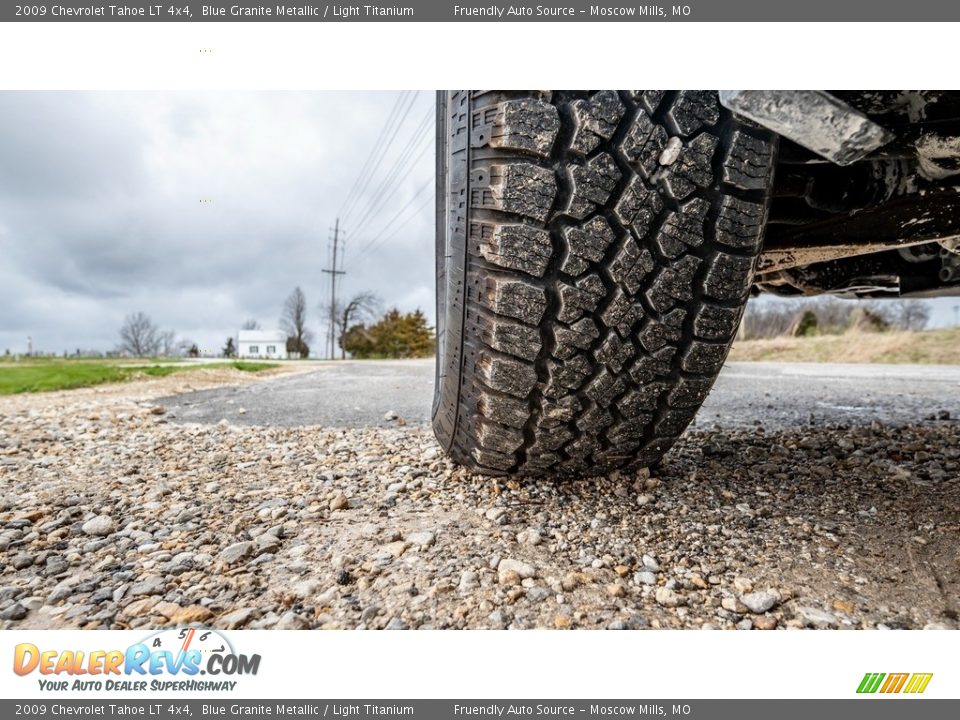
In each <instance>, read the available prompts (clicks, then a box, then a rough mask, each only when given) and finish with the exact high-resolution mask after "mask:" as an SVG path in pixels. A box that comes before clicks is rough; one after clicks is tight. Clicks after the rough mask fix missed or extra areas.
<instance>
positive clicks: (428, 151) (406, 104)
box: [0, 92, 434, 353]
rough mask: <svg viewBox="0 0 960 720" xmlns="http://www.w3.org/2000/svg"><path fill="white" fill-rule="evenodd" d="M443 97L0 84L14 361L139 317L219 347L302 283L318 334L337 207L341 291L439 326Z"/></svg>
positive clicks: (96, 341)
mask: <svg viewBox="0 0 960 720" xmlns="http://www.w3.org/2000/svg"><path fill="white" fill-rule="evenodd" d="M433 100H434V98H433V95H432V93H428V92H420V93H405V94H401V93H398V92H383V93H273V92H271V93H249V92H247V93H222V94H218V93H196V94H193V93H90V92H84V93H72V92H64V93H14V92H4V93H0V169H2V171H0V286H2V287H3V294H2V297H3V301H2V303H0V353H2V352H3V351H4V350H5V349H7V348H9V349H10V350H11V352H23V351H24V350H26V346H27V336H32V338H33V344H34V348H35V349H37V350H42V351H47V352H56V353H61V352H63V351H65V350H66V351H69V352H73V351H74V350H75V349H77V348H82V349H88V348H92V349H100V350H108V349H111V348H113V347H115V346H116V344H117V340H118V337H117V333H118V330H119V328H120V326H121V325H122V323H123V319H124V316H125V315H127V314H128V313H130V312H134V311H143V312H145V313H147V314H148V315H149V316H150V317H151V318H152V319H153V320H154V321H155V323H156V324H157V325H159V326H160V327H161V328H164V329H172V330H175V331H176V332H177V335H178V336H179V337H182V338H189V339H191V340H193V341H195V342H197V343H198V344H199V345H200V347H201V349H203V350H205V351H217V350H219V349H220V348H221V347H222V346H223V343H224V340H225V339H226V337H227V336H229V335H233V334H235V333H236V331H237V329H238V328H239V326H240V324H241V323H242V322H243V321H244V320H245V319H247V318H255V319H257V320H258V321H259V322H260V323H261V325H262V326H263V327H264V328H268V329H270V328H275V327H277V325H278V320H279V317H280V314H281V309H282V305H283V301H284V299H285V297H286V296H287V295H288V294H289V293H290V291H291V290H292V289H293V288H294V287H296V286H300V287H302V288H303V290H304V292H305V293H306V296H307V300H308V303H309V306H310V316H309V319H310V320H311V327H312V329H313V331H314V333H315V334H317V335H320V334H321V333H323V332H325V326H324V325H323V324H322V320H321V316H320V312H319V309H318V305H319V304H320V303H321V301H326V300H327V298H328V297H329V291H330V286H329V276H326V275H324V274H323V273H321V269H322V268H324V267H328V263H329V255H328V254H329V242H328V238H329V236H330V228H331V227H332V226H333V224H334V221H335V219H336V218H337V216H338V214H339V215H342V216H344V217H343V220H342V224H343V226H344V229H345V234H346V238H345V241H346V260H345V264H344V265H343V266H342V267H343V268H344V269H345V270H346V271H347V274H346V276H345V277H344V280H343V289H344V292H343V293H342V296H349V295H351V294H353V293H355V292H358V291H361V290H373V291H375V292H376V293H377V294H378V295H379V296H380V297H381V298H382V299H383V300H384V302H385V304H387V305H395V306H397V307H399V308H400V309H401V310H414V309H416V308H418V307H419V308H421V309H423V310H424V311H425V312H426V313H427V314H428V316H429V318H430V321H431V323H432V322H433V317H434V307H433V302H434V300H433V292H434V291H433V283H434V278H433V232H434V231H433V206H432V200H431V198H432V195H433V188H432V185H431V183H432V180H433V176H434V164H433V157H434V156H433V147H432V137H433V117H432V107H433ZM388 118H392V121H390V122H391V123H392V124H388ZM384 130H386V133H384V132H383V131H384ZM381 138H382V139H381ZM378 139H381V148H382V150H381V152H378V153H376V155H377V157H376V158H375V159H374V162H371V163H369V164H367V163H366V161H367V159H368V158H369V157H370V156H371V149H372V148H373V147H374V146H375V144H376V142H377V140H378ZM378 160H379V161H380V162H377V161H378ZM365 168H366V172H364V173H362V172H361V171H362V170H364V169H365ZM367 178H369V180H368V181H367V182H364V180H365V179H367ZM358 179H359V183H358ZM314 347H315V348H317V347H319V343H317V342H316V341H315V342H314Z"/></svg>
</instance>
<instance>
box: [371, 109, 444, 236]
mask: <svg viewBox="0 0 960 720" xmlns="http://www.w3.org/2000/svg"><path fill="white" fill-rule="evenodd" d="M432 116H433V112H432V111H430V112H429V113H428V114H427V115H426V116H425V117H424V119H423V121H421V123H420V125H418V126H417V129H416V130H415V131H414V135H413V136H412V137H411V138H410V141H409V142H408V143H407V146H406V148H405V149H404V151H403V153H402V154H401V155H400V156H399V157H398V158H397V161H396V162H395V163H394V165H393V167H392V168H391V169H390V172H389V173H388V174H387V176H386V177H384V179H383V180H382V181H381V183H380V185H379V186H378V187H377V189H376V190H375V191H374V192H373V193H371V196H372V198H373V199H372V200H371V201H370V203H368V205H367V208H366V210H365V211H364V213H363V215H361V216H360V219H359V220H357V222H356V223H355V225H354V227H353V234H354V236H358V235H360V234H362V233H363V231H364V230H365V229H366V227H367V225H368V224H369V223H370V222H371V221H372V220H373V219H375V218H376V216H377V213H379V212H380V211H381V210H382V209H383V208H385V207H387V202H388V201H389V200H390V198H392V197H393V196H394V194H395V193H396V192H397V190H398V189H399V187H400V185H401V184H402V183H403V181H404V180H406V179H407V177H408V176H409V175H410V173H411V172H413V170H414V169H415V168H416V167H417V163H418V162H419V161H420V158H422V157H423V156H424V154H425V153H426V152H427V150H429V149H430V147H431V146H432V145H433V142H432V136H433V133H432V132H431V131H430V128H429V127H428V123H429V121H430V120H431V119H432ZM418 150H419V152H417V151H418ZM414 153H416V157H413V159H412V160H411V157H412V156H413V155H414ZM404 170H405V171H404ZM401 171H404V172H403V174H402V175H401V174H400V173H401ZM398 176H399V177H398ZM388 188H389V191H388Z"/></svg>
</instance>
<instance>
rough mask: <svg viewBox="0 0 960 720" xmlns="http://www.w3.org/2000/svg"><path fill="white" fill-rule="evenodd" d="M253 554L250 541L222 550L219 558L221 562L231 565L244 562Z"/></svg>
mask: <svg viewBox="0 0 960 720" xmlns="http://www.w3.org/2000/svg"><path fill="white" fill-rule="evenodd" d="M252 553H253V543H252V542H250V541H244V542H238V543H234V544H233V545H230V546H229V547H226V548H224V549H223V551H222V552H221V553H220V555H219V558H220V561H221V562H224V563H226V564H227V565H232V564H234V563H238V562H240V561H241V560H244V559H246V558H248V557H250V555H251V554H252Z"/></svg>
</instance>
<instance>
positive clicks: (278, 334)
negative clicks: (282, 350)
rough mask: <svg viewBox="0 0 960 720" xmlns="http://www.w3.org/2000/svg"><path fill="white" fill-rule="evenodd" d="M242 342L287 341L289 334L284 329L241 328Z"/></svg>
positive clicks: (240, 336)
mask: <svg viewBox="0 0 960 720" xmlns="http://www.w3.org/2000/svg"><path fill="white" fill-rule="evenodd" d="M239 340H240V342H263V343H267V342H269V343H281V344H282V343H285V342H286V341H287V334H286V333H285V332H283V331H282V330H241V331H240V335H239Z"/></svg>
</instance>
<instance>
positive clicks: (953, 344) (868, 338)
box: [729, 328, 960, 365]
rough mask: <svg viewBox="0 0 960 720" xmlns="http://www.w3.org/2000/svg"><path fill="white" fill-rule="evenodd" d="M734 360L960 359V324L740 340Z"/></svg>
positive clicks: (732, 354) (939, 361) (945, 361)
mask: <svg viewBox="0 0 960 720" xmlns="http://www.w3.org/2000/svg"><path fill="white" fill-rule="evenodd" d="M729 359H730V360H737V361H773V362H836V363H933V364H954V365H955V364H958V363H960V328H950V329H947V330H927V331H924V332H882V333H881V332H878V333H867V332H853V331H851V332H848V333H844V334H842V335H816V336H813V337H779V338H771V339H767V340H743V341H737V342H735V343H734V345H733V349H732V350H731V351H730V356H729Z"/></svg>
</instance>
